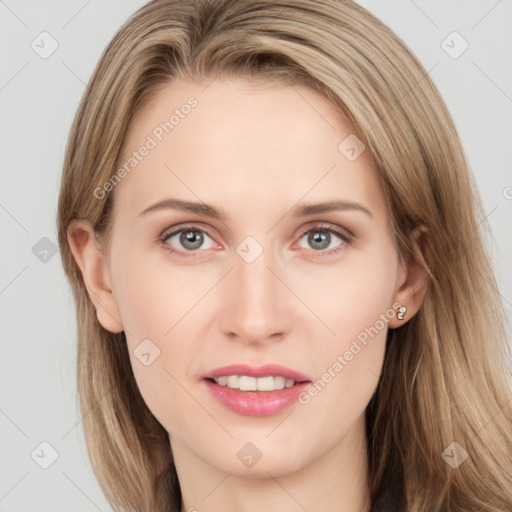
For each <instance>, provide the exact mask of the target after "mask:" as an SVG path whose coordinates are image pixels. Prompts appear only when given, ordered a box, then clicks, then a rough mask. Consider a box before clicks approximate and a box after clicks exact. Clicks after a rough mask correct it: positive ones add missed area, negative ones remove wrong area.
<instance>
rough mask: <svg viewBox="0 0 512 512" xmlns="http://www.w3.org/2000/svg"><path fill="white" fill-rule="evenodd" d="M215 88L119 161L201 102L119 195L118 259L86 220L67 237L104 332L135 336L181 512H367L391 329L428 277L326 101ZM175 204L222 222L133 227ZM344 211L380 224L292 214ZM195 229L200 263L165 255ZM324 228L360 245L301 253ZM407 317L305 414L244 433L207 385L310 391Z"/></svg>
mask: <svg viewBox="0 0 512 512" xmlns="http://www.w3.org/2000/svg"><path fill="white" fill-rule="evenodd" d="M206 83H207V82H205V83H202V84H198V83H191V82H185V81H183V80H175V81H173V82H170V83H169V84H168V85H167V86H166V87H165V88H163V89H162V90H161V91H160V92H159V93H158V94H157V95H156V96H154V97H153V98H152V100H151V101H150V102H149V103H148V104H147V105H146V106H145V107H144V108H143V109H142V110H140V111H139V112H138V113H137V114H136V117H135V119H134V120H133V122H132V124H131V126H130V129H129V132H128V135H127V138H126V140H125V145H124V148H123V152H122V155H121V158H120V160H119V161H120V162H124V161H125V160H126V159H127V158H129V156H130V155H131V154H132V152H133V151H134V150H136V149H137V148H139V147H140V146H141V145H142V144H143V143H144V141H145V140H146V137H147V136H148V135H149V134H151V133H152V131H153V130H154V128H155V127H156V126H158V125H159V124H160V123H161V122H162V121H163V120H165V119H168V117H169V115H170V114H171V113H172V111H173V110H174V109H175V108H179V107H180V105H183V104H184V103H186V101H187V98H189V97H190V96H194V97H195V98H196V99H197V101H198V105H197V107H195V108H194V109H193V110H192V111H191V113H190V114H189V115H188V116H185V118H184V119H181V120H180V123H179V124H178V125H177V126H176V127H175V128H174V129H173V130H172V131H171V132H170V133H169V134H166V135H165V137H164V138H163V140H162V141H161V142H159V144H158V146H157V147H156V148H154V149H153V150H152V151H151V152H150V153H149V154H148V156H146V157H145V158H144V159H143V160H142V161H141V162H140V163H139V164H138V165H137V167H136V168H135V169H134V170H132V171H131V173H130V174H128V175H127V176H126V177H125V178H124V179H123V180H122V181H121V183H119V184H118V185H117V187H116V188H115V189H114V199H115V200H114V221H113V222H114V224H113V226H114V228H113V232H112V233H113V234H112V238H111V239H110V240H109V245H108V248H106V247H107V246H105V247H103V248H102V247H101V246H100V245H99V244H98V243H97V242H95V240H94V237H93V236H92V235H93V230H92V227H91V225H90V223H88V222H87V221H82V220H81V221H76V222H74V223H73V224H72V225H70V228H69V231H68V235H69V242H70V245H71V248H72V251H73V254H74V256H75V259H76V261H77V263H78V265H79V266H80V268H81V270H82V273H83V275H84V281H85V283H86V286H87V289H88V292H89V294H90V296H91V299H92V301H93V303H94V305H95V307H96V311H97V316H98V320H99V322H100V323H101V324H102V325H103V327H105V328H106V329H108V330H110V331H112V332H120V331H122V330H124V331H125V334H126V339H127V345H128V350H129V353H130V357H131V361H132V366H133V370H134V374H135V378H136V381H137V384H138V386H139V389H140V391H141V393H142V396H143V397H144V399H145V401H146V403H147V405H148V407H149V408H150V410H151V411H152V412H153V414H154V415H155V417H156V418H157V419H158V421H159V422H160V423H161V424H162V425H163V426H164V427H165V429H166V430H167V431H168V432H169V435H170V441H171V448H172V451H173V454H174V457H175V463H176V467H177V472H178V476H179V479H180V485H181V489H182V494H183V499H184V503H183V509H182V510H183V511H185V510H193V508H192V507H194V508H195V509H197V510H200V511H201V512H202V511H218V510H224V511H244V512H251V511H261V510H262V508H263V507H264V509H265V510H266V511H267V512H273V511H280V512H282V511H290V512H291V511H301V510H304V509H306V510H308V511H310V512H314V511H320V510H321V511H323V512H326V511H340V510H342V511H345V512H361V511H368V510H369V509H370V507H371V503H370V496H369V490H368V478H367V456H366V436H365V422H364V411H365V408H366V406H367V404H368V402H369V400H370V398H371V397H372V395H373V393H374V391H375V389H376V386H377V383H378V378H379V375H380V372H381V368H382V363H383V358H384V349H385V340H386V334H387V329H388V327H389V328H396V327H398V326H400V325H402V324H404V323H405V322H407V321H408V320H409V319H410V318H411V316H412V315H414V314H415V313H416V311H417V310H418V308H419V306H420V304H421V301H422V299H423V296H424V292H425V286H424V284H423V283H424V282H425V274H424V272H423V271H422V269H421V267H420V266H419V265H418V263H417V262H415V261H413V260H409V261H402V260H401V259H400V257H399V254H398V252H397V249H396V247H395V244H394V240H393V234H392V231H391V225H390V217H389V213H388V210H387V207H386V202H385V196H384V192H383V190H382V188H381V185H380V182H379V181H378V179H377V176H376V174H375V171H374V170H373V169H372V167H371V165H370V160H369V155H368V154H367V152H363V153H362V154H361V156H359V158H357V159H356V160H355V161H352V162H351V161H349V160H348V159H347V158H346V157H345V156H344V155H343V154H342V153H341V152H340V151H339V150H338V145H339V144H340V142H341V141H343V140H344V139H345V138H346V137H347V136H348V135H350V134H352V133H353V129H352V128H351V127H350V125H348V124H347V122H346V121H345V119H344V118H343V117H342V116H341V115H340V114H339V112H338V111H337V110H336V109H335V107H334V106H333V105H332V104H331V103H330V102H328V100H327V99H325V98H324V97H322V96H320V95H319V94H317V93H315V92H314V91H312V90H310V89H308V88H306V87H303V86H294V87H290V86H287V85H284V84H281V83H278V82H266V83H263V82H257V81H254V80H252V81H249V80H245V79H231V80H228V79H224V78H223V79H221V78H217V79H216V80H215V81H213V82H212V83H211V84H210V85H209V86H208V87H206V88H205V86H206ZM171 197H172V198H179V199H182V200H186V201H199V202H201V201H202V202H205V203H208V204H212V205H214V206H216V207H217V208H218V209H220V210H222V211H223V213H224V214H225V219H224V220H223V221H221V220H218V219H212V218H209V217H205V216H203V215H200V214H197V213H190V212H184V211H176V210H171V209H167V210H163V209H162V210H158V211H153V212H150V213H147V214H144V215H140V214H141V212H142V211H143V210H145V209H146V208H148V207H149V206H151V205H153V204H155V203H157V202H159V201H161V200H164V199H167V198H171ZM333 199H342V200H345V201H350V202H354V203H357V204H359V205H361V206H363V207H364V208H366V209H368V211H369V212H370V214H367V213H364V212H362V211H360V210H357V209H347V210H344V211H331V212H325V213H320V214H315V215H311V216H308V217H305V218H295V217H293V215H292V212H293V210H294V209H295V208H296V207H297V206H298V204H305V203H307V204H310V203H320V202H324V201H329V200H333ZM185 223H193V224H194V228H193V229H197V228H203V229H208V230H209V231H210V233H211V236H210V235H208V234H207V235H204V242H203V245H202V246H200V247H199V248H196V249H194V248H193V246H192V249H190V247H191V244H189V245H185V246H184V245H183V244H181V243H180V240H179V234H178V235H177V236H174V237H173V238H172V239H167V241H164V242H160V243H159V242H158V241H157V240H158V237H159V235H160V234H161V233H162V232H163V231H164V230H165V229H166V228H170V227H176V229H178V228H179V227H181V226H183V227H185V226H184V225H185ZM319 223H321V226H323V227H324V228H325V227H332V228H335V229H336V228H338V229H341V230H342V231H345V232H346V230H349V231H350V232H351V233H352V234H353V241H352V242H351V243H347V242H345V241H343V240H342V239H341V238H339V237H338V236H337V235H335V234H332V235H331V238H330V242H329V240H327V242H326V245H328V248H323V246H322V245H321V242H320V243H319V242H316V243H315V240H314V239H313V240H311V239H310V240H309V241H308V234H307V233H306V235H302V233H304V232H307V230H308V229H313V234H314V233H316V232H317V231H318V228H316V226H317V225H318V224H319ZM315 230H316V231H315ZM247 236H251V237H253V238H254V239H255V240H256V241H257V243H258V244H259V245H260V247H261V249H262V250H263V252H262V254H261V255H260V256H259V257H258V258H257V259H256V260H255V261H253V262H252V263H247V262H246V261H245V260H244V259H243V258H242V257H240V256H239V254H238V253H237V252H236V249H237V246H238V245H239V244H240V243H241V242H242V241H243V240H244V239H245V238H246V237H247ZM317 236H318V235H317ZM327 236H329V235H327ZM166 244H167V247H169V246H170V245H171V244H172V245H173V246H174V248H175V249H177V250H181V251H184V252H186V251H187V249H189V250H188V254H189V256H181V255H179V254H176V253H169V252H168V251H167V250H166V249H165V246H166ZM185 244H186V240H185ZM334 248H336V249H340V251H339V252H338V253H337V254H328V252H329V251H330V250H331V249H334ZM396 303H400V304H405V305H406V306H407V314H406V317H405V319H404V320H403V321H400V320H398V319H397V317H396V314H393V316H392V318H391V320H390V321H389V324H388V323H386V325H385V327H384V328H381V329H380V330H379V332H378V334H377V335H376V336H374V337H373V338H369V341H368V343H367V345H366V346H364V347H363V348H362V350H360V351H359V352H358V353H357V355H354V357H353V358H352V359H351V360H350V361H348V362H347V364H346V365H344V367H343V369H342V371H339V372H337V373H336V372H335V373H334V375H335V377H334V378H332V379H331V381H330V382H329V383H328V384H327V385H326V386H325V387H324V388H323V389H322V390H321V392H319V393H318V394H317V396H315V397H312V398H311V400H310V401H309V403H307V404H306V405H303V404H300V403H295V404H294V405H292V406H291V407H289V408H287V409H285V410H284V411H282V412H280V413H278V414H275V415H273V416H268V417H249V416H243V415H240V414H236V413H234V412H231V411H229V410H227V409H225V408H224V407H223V406H222V405H221V404H220V403H218V402H217V401H216V400H215V399H214V398H212V397H211V395H210V394H209V393H208V390H207V389H206V388H205V386H204V382H202V381H201V376H202V375H204V374H205V373H206V372H208V371H211V370H213V369H215V368H218V367H221V366H224V365H228V364H234V363H246V364H251V365H254V366H259V365H261V364H264V363H276V364H281V365H284V366H287V367H289V368H292V369H294V370H297V371H299V372H302V373H304V374H306V375H307V376H309V377H311V379H312V380H313V381H316V380H317V379H319V378H321V377H322V375H323V374H324V373H325V372H326V371H328V369H329V368H331V375H332V374H333V370H332V367H333V363H335V362H336V361H337V358H338V356H339V355H343V354H345V353H346V351H347V350H348V349H349V348H350V346H351V343H352V341H353V340H355V339H356V337H357V336H358V334H360V333H361V332H362V331H364V329H365V328H367V327H370V326H373V325H375V324H376V321H377V320H378V319H379V318H382V317H380V315H383V314H385V313H386V312H388V314H389V311H390V310H391V313H393V305H395V312H396ZM146 338H149V339H151V340H152V342H153V343H154V344H155V345H156V346H158V348H159V349H160V356H159V357H158V358H156V359H155V360H154V362H152V364H151V365H149V366H145V365H143V364H141V362H140V360H139V359H138V358H137V357H136V356H135V355H134V350H135V349H136V348H137V346H138V345H139V344H140V343H141V341H142V340H144V339H146ZM359 345H361V344H359ZM361 346H362V345H361ZM338 360H339V359H338ZM247 442H251V443H253V444H254V445H255V446H256V447H257V449H258V450H259V451H260V452H261V455H262V456H261V459H260V460H259V461H258V462H257V463H256V464H255V465H254V466H252V467H250V468H248V467H246V466H245V465H244V464H242V463H241V461H240V460H239V458H238V457H237V452H238V451H239V450H240V449H241V448H242V447H243V446H244V445H245V444H246V443H247Z"/></svg>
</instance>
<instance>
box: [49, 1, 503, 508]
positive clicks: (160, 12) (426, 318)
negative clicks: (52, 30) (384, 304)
mask: <svg viewBox="0 0 512 512" xmlns="http://www.w3.org/2000/svg"><path fill="white" fill-rule="evenodd" d="M221 73H222V74H230V75H232V76H244V77H253V78H261V79H269V80H270V79H277V80H280V81H284V82H286V83H292V84H293V83H297V84H304V85H307V86H309V87H311V88H312V89H314V90H316V91H318V92H320V93H321V94H323V95H324V96H325V97H326V98H328V99H329V100H330V101H332V103H333V104H334V105H335V106H336V107H337V108H339V111H340V112H341V113H342V114H343V115H344V117H345V118H346V119H347V121H348V122H349V123H350V124H351V125H352V126H353V129H354V131H355V133H357V134H358V137H359V138H360V139H361V140H362V141H363V142H364V144H365V145H366V148H367V150H368V151H369V152H370V154H371V156H372V159H373V162H374V167H375V172H376V173H377V174H378V176H379V178H380V180H381V182H382V184H383V187H384V190H385V193H386V196H387V200H388V203H389V207H390V212H391V217H392V222H393V227H394V231H395V236H396V240H397V244H398V247H399V249H400V252H401V254H402V255H404V256H405V255H408V254H414V255H415V256H416V257H417V258H419V260H420V261H421V262H422V264H423V265H424V266H425V268H426V269H427V272H428V276H429V281H430V282H429V286H428V291H427V294H426V297H425V299H424V302H423V304H422V306H421V308H420V310H419V312H418V313H417V314H416V315H415V316H414V317H413V318H412V319H411V320H410V321H409V322H407V323H406V324H405V325H403V326H402V327H400V328H398V329H395V330H392V331H390V332H389V336H388V345H387V352H386V357H385V362H384V368H383V373H382V376H381V380H380V383H379V386H378V388H377V391H376V393H375V395H374V397H373V398H372V400H371V402H370V404H369V406H368V408H367V418H366V419H367V435H368V439H369V443H368V457H369V468H370V469H369V481H370V487H371V495H372V500H375V499H376V498H377V497H378V496H379V495H381V494H382V493H383V492H384V490H385V488H386V487H387V486H388V485H390V478H389V475H393V476H394V478H393V479H394V481H395V484H396V483H397V482H398V484H399V485H398V486H397V487H396V489H397V493H399V498H400V500H401V501H402V502H403V509H404V510H407V511H411V512H435V511H465V512H468V511H476V510H486V511H494V512H498V511H500V512H505V511H510V510H511V509H512V476H511V473H512V453H511V452H512V450H511V447H512V437H511V425H512V413H511V410H512V407H511V402H510V400H511V390H510V383H509V381H508V375H509V371H510V367H509V366H508V365H509V361H510V353H509V348H508V345H507V341H506V334H505V327H504V323H505V320H504V319H505V315H504V311H503V307H502V304H501V302H500V297H499V293H498V287H497V285H496V282H495V279H494V276H493V273H492V271H491V267H490V264H489V258H488V255H487V253H486V251H485V248H484V244H483V234H482V233H481V228H482V226H481V223H482V219H483V212H482V208H481V206H480V202H479V199H478V195H477V192H476V189H475V186H474V183H473V181H472V177H471V173H470V171H469V167H468V163H467V160H466V157H465V154H464V151H463V148H462V146H461V142H460V140H459V137H458V134H457V132H456V129H455V126H454V123H453V121H452V119H451V117H450V114H449V112H448V110H447V108H446V106H445V104H444V103H443V100H442V98H441V97H440V94H439V92H438V91H437V89H436V87H435V86H434V84H433V82H432V80H431V79H430V77H429V75H428V73H427V72H426V70H425V69H424V68H423V66H422V65H421V64H420V62H419V61H418V60H417V58H416V57H415V56H414V55H413V54H412V53H411V51H410V50H409V49H408V48H407V47H406V45H405V44H404V43H403V42H402V41H401V40H400V39H399V38H398V37H397V36H396V35H395V33H394V32H393V31H391V30H390V29H389V28H388V27H387V26H385V25H384V24H383V23H382V22H381V21H380V20H379V19H377V18H376V17H375V16H373V15H372V14H371V13H369V12H368V11H367V10H365V9H364V8H363V7H361V6H359V5H358V4H356V3H355V2H352V1H350V0H294V1H293V2H283V1H281V0H277V1H275V0H153V1H151V2H149V3H148V4H146V5H145V6H143V7H142V8H141V9H140V10H139V11H138V12H136V13H135V14H134V15H133V16H132V17H131V18H130V19H129V20H128V21H127V22H126V23H125V24H124V26H123V27H122V28H121V29H120V30H119V31H118V32H117V34H116V35H115V37H114V38H113V40H112V41H111V43H110V44H109V45H108V47H107V48H106V50H105V51H104V53H103V55H102V57H101V59H100V61H99V63H98V65H97V67H96V69H95V71H94V73H93V76H92V78H91V80H90V82H89V84H88V86H87V89H86V91H85V93H84V96H83V98H82V101H81V103H80V106H79V108H78V111H77V114H76V117H75V120H74V123H73V126H72V128H71V132H70V136H69V142H68V145H67V150H66V155H65V162H64V169H63V174H62V182H61V190H60V197H59V205H58V230H59V244H60V251H61V255H62V260H63V264H64V268H65V271H66V274H67V276H68V278H69V280H70V283H71V286H72V288H73V292H74V297H75V301H76V306H77V320H78V391H79V397H80V405H81V408H82V415H83V422H84V429H85V435H86V441H87V447H88V450H89V454H90V457H91V462H92V465H93V468H94V471H95V474H96V476H97V478H98V480H99V483H100V485H101V486H102V489H103V491H104V492H105V494H106V496H107V498H108V500H109V502H110V503H111V505H112V506H113V508H114V509H115V510H136V511H137V512H150V511H151V512H164V511H179V510H180V503H181V494H180V489H179V483H178V480H177V476H176V471H175V468H174V464H173V459H172V453H171V448H170V444H169V439H168V435H167V432H166V431H165V430H164V428H163V427H162V425H161V424H160V423H159V422H158V421H157V420H156V419H155V417H154V416H153V415H152V414H151V412H150V411H149V409H148V408H147V406H146V405H145V403H144V400H143V398H142V396H141V395H140V393H139V391H138V388H137V385H136V383H135V379H134V376H133V373H132V369H131V366H130V359H129V356H128V353H127V347H126V339H125V335H124V333H120V334H113V333H110V332H108V331H106V330H105V329H103V328H102V327H101V326H100V324H99V323H98V320H97V318H96V314H95V309H94V306H93V304H92V302H91V300H90V298H89V296H88V294H87V291H86V288H85V286H84V282H83V279H82V276H81V273H80V270H79V268H78V267H77V265H76V263H75V261H74V259H73V256H72V254H71V251H70V247H69V245H68V240H67V228H68V225H69V223H70V222H71V221H72V220H74V219H87V220H89V221H90V222H91V223H92V224H93V225H94V226H95V229H96V230H97V232H98V233H99V234H103V235H105V236H106V235H109V233H110V232H109V229H110V228H111V217H110V213H111V211H112V194H111V193H110V194H107V196H106V197H105V198H103V199H101V200H99V199H97V197H96V196H95V194H94V190H95V189H97V187H101V186H102V185H103V184H104V183H106V182H107V181H108V180H109V178H110V177H111V176H112V175H113V174H114V172H115V171H116V169H117V167H116V166H117V165H118V161H117V159H118V155H119V153H120V149H121V146H122V144H123V140H124V138H125V135H126V132H127V128H128V126H129V123H130V120H131V119H132V117H133V115H134V113H135V112H137V111H138V110H139V109H140V108H141V107H142V106H143V105H144V104H145V103H146V101H147V100H148V98H149V97H150V96H151V95H152V94H154V93H155V91H156V90H157V89H158V88H159V87H162V86H165V84H167V83H169V81H170V80H171V79H172V77H181V78H187V79H192V80H211V79H213V78H214V77H215V76H217V75H219V74H221ZM134 172H136V171H134ZM420 225H423V226H425V227H426V228H427V230H428V231H427V232H426V233H425V234H424V236H423V246H422V247H421V250H420V247H419V246H418V245H417V242H416V241H415V238H414V237H413V236H412V233H413V230H414V228H415V227H417V226H420ZM453 442H457V443H458V444H459V445H460V446H461V447H462V448H463V449H464V450H465V451H466V452H467V454H468V458H467V459H466V460H465V461H464V462H463V463H462V464H461V465H460V466H459V467H458V468H457V469H453V468H452V467H451V466H450V465H449V464H448V463H447V462H446V461H445V460H446V457H443V456H442V453H443V452H445V449H447V448H449V447H450V446H451V450H453V449H454V445H452V443H453ZM449 449H450V448H449ZM455 449H456V450H460V448H459V447H457V446H455ZM448 453H449V456H450V457H452V456H453V453H454V452H453V451H451V452H450V451H449V452H448ZM461 453H462V452H461Z"/></svg>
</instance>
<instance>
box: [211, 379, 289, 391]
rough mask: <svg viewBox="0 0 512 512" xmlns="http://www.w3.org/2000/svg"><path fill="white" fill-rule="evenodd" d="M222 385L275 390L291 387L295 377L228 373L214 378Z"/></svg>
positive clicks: (246, 389)
mask: <svg viewBox="0 0 512 512" xmlns="http://www.w3.org/2000/svg"><path fill="white" fill-rule="evenodd" d="M213 380H214V381H215V382H216V383H217V384H219V385H220V386H227V387H228V388H232V389H240V390H241V391H274V390H276V389H283V388H285V387H286V388H290V387H292V386H293V385H294V384H295V381H294V380H293V379H285V378H284V377H248V376H247V375H228V376H222V377H217V378H216V379H213Z"/></svg>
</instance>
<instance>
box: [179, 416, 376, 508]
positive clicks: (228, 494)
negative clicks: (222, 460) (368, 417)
mask: <svg viewBox="0 0 512 512" xmlns="http://www.w3.org/2000/svg"><path fill="white" fill-rule="evenodd" d="M364 426H365V423H364V415H363V416H362V417H361V418H360V419H359V420H358V422H357V423H356V425H354V427H353V429H352V430H351V431H350V432H349V433H348V434H347V435H346V436H345V437H344V438H343V440H342V441H341V442H340V443H338V444H337V445H335V446H333V447H331V449H330V450H329V451H327V452H326V453H323V454H319V455H317V456H313V457H311V459H313V460H311V461H310V462H309V463H307V464H305V465H303V466H302V467H300V468H295V469H294V470H293V471H281V473H280V474H277V471H276V468H273V467H271V466H267V467H264V466H263V459H262V460H261V461H260V462H259V463H258V464H261V466H260V468H259V469H260V472H259V474H258V476H257V477H255V476H250V475H249V476H247V475H240V474H236V473H235V470H230V469H229V468H223V469H228V471H227V472H226V471H222V470H221V469H219V468H217V467H215V466H214V465H212V464H209V463H208V462H206V461H204V460H203V459H201V458H199V457H198V456H197V455H196V454H194V453H192V451H190V450H189V449H188V448H187V447H186V446H185V445H183V444H181V443H180V442H179V441H177V440H176V439H172V440H171V447H172V451H173V456H174V462H175V465H176V471H177V474H178V478H179V481H180V487H181V493H182V509H181V512H194V511H197V512H199V511H201V512H214V511H219V510H222V511H223V512H240V511H243V512H261V510H264V511H265V512H300V511H303V510H307V511H308V512H320V511H321V512H331V511H332V512H368V511H369V510H370V508H371V503H370V493H369V488H368V459H367V450H366V433H365V428H364ZM212 442H215V441H213V440H212ZM293 459H294V457H290V461H289V465H291V466H293ZM255 467H256V466H255ZM273 470H274V471H273Z"/></svg>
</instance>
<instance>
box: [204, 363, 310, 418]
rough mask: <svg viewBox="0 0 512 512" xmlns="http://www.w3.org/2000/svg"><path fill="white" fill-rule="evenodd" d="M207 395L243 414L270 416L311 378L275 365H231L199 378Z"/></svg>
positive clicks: (280, 408)
mask: <svg viewBox="0 0 512 512" xmlns="http://www.w3.org/2000/svg"><path fill="white" fill-rule="evenodd" d="M202 380H203V382H204V383H205V385H206V387H207V388H208V390H209V391H210V393H211V395H212V396H213V397H214V398H215V399H216V400H217V401H218V402H220V403H221V404H222V405H223V406H224V407H226V408H227V409H229V410H230V411H232V412H235V413H238V414H241V415H244V416H271V415H274V414H277V413H279V412H281V411H282V410H284V409H286V408H288V407H290V406H291V405H293V404H294V403H295V402H296V401H297V399H298V397H299V395H300V393H302V392H303V391H304V390H305V389H306V388H307V386H308V385H309V384H311V379H309V378H308V377H306V376H305V375H302V374H300V373H298V372H295V371H294V370H290V369H289V368H285V367H282V366H277V365H264V366H261V367H250V366H246V365H232V366H229V367H224V368H219V369H217V370H214V371H213V372H211V373H209V374H207V375H206V376H204V377H203V379H202Z"/></svg>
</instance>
